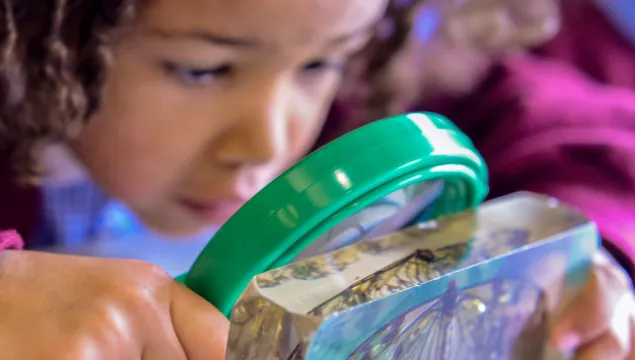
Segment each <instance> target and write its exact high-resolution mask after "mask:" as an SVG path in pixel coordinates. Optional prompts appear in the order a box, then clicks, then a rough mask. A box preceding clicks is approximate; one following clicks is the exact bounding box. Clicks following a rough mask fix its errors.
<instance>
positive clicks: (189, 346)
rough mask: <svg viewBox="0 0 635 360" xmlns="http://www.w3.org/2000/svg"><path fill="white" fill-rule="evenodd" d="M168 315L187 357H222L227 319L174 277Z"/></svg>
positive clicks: (205, 359) (193, 359)
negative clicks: (169, 313)
mask: <svg viewBox="0 0 635 360" xmlns="http://www.w3.org/2000/svg"><path fill="white" fill-rule="evenodd" d="M171 315H172V324H173V325H174V330H175V331H176V335H177V337H178V338H179V341H180V343H181V345H182V346H183V349H184V350H185V353H186V354H187V359H188V360H216V359H218V360H222V359H225V350H226V346H227V336H228V335H229V321H228V320H227V318H226V317H225V316H223V314H221V313H220V311H218V309H216V308H215V307H214V306H213V305H211V304H210V303H208V302H207V301H205V300H204V299H203V298H201V297H200V296H198V295H196V294H195V293H194V292H192V291H190V290H189V289H187V288H186V287H185V286H183V285H181V284H179V283H177V282H176V281H175V282H174V292H173V297H172V306H171Z"/></svg>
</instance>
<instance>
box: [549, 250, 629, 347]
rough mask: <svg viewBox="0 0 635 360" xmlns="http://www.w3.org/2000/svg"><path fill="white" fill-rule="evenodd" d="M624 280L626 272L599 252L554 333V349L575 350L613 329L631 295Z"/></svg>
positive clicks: (552, 336)
mask: <svg viewBox="0 0 635 360" xmlns="http://www.w3.org/2000/svg"><path fill="white" fill-rule="evenodd" d="M624 279H625V275H624V274H623V271H622V270H621V269H620V268H619V267H618V266H617V265H615V264H614V263H613V262H611V261H610V260H608V259H607V257H606V255H604V254H602V253H598V254H597V255H596V257H595V259H594V264H593V269H592V271H591V274H590V277H589V279H588V281H587V282H586V284H585V286H584V288H583V289H582V292H581V293H580V295H579V296H578V297H577V298H576V299H575V300H574V301H573V303H572V304H571V305H570V306H569V307H567V309H566V310H565V312H564V314H563V315H562V316H561V317H560V319H559V320H558V321H557V322H556V324H555V326H554V328H553V330H552V333H551V340H552V343H553V344H554V346H555V347H556V348H557V349H559V350H560V351H564V352H569V351H573V350H575V349H576V348H578V347H580V346H582V345H583V344H587V343H590V342H592V341H593V340H596V339H598V338H600V337H601V336H603V334H604V333H605V332H607V331H609V330H611V327H613V326H614V324H612V322H613V320H614V319H615V314H616V311H617V308H618V305H619V304H620V303H621V302H622V301H623V299H624V296H625V295H626V294H629V293H630V291H629V288H630V286H629V285H627V281H625V280H624ZM622 316H626V314H622ZM625 319H626V318H625Z"/></svg>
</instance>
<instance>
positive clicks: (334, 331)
mask: <svg viewBox="0 0 635 360" xmlns="http://www.w3.org/2000/svg"><path fill="white" fill-rule="evenodd" d="M598 246H599V236H598V233H597V230H596V228H595V225H594V224H593V223H592V222H590V221H589V220H588V219H587V218H585V217H584V216H583V215H581V214H579V213H577V212H575V211H573V210H572V209H570V208H569V207H567V206H566V205H563V204H561V203H559V202H558V201H557V200H554V199H552V198H549V197H545V196H541V195H536V194H532V193H524V192H523V193H516V194H512V195H509V196H506V197H503V198H499V199H495V200H492V201H489V202H486V203H484V204H483V205H482V206H481V207H479V208H478V209H475V210H473V211H468V212H464V213H460V214H457V215H452V216H448V217H445V218H442V219H437V220H435V221H428V222H423V223H420V224H417V225H415V226H411V227H408V228H406V229H404V230H401V231H398V232H394V233H391V234H388V235H385V236H383V237H380V238H378V239H374V240H370V241H365V242H363V243H359V244H356V245H352V246H349V247H345V248H342V249H339V250H336V251H333V252H330V253H327V254H324V255H320V256H316V257H312V258H308V259H305V260H302V261H300V262H296V263H294V264H291V265H288V266H285V267H283V268H279V269H275V270H272V271H269V272H266V273H263V274H260V275H258V276H256V277H255V278H254V279H253V280H252V282H251V283H250V285H249V286H248V288H247V289H246V290H245V292H244V293H243V295H242V296H241V298H240V300H239V301H238V302H237V304H236V306H235V307H234V309H233V312H232V315H231V328H230V335H229V344H228V353H227V359H231V360H238V359H249V360H258V359H267V360H274V359H287V360H297V359H307V360H337V359H353V360H371V359H394V360H398V359H403V360H418V359H422V360H423V359H428V360H430V359H442V360H445V359H457V360H489V359H528V360H529V359H531V360H534V359H540V358H542V357H543V354H544V351H545V344H546V336H547V329H548V327H549V324H550V322H551V320H552V318H553V314H554V313H555V312H556V311H557V309H558V307H559V306H562V304H563V302H564V298H565V297H566V296H571V295H570V294H575V292H576V291H578V290H579V288H580V286H581V285H582V284H583V283H584V281H585V280H586V277H587V275H588V269H589V265H590V259H591V256H592V254H593V252H594V251H595V250H596V249H597V248H598ZM567 294H569V295H567Z"/></svg>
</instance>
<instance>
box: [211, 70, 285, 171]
mask: <svg viewBox="0 0 635 360" xmlns="http://www.w3.org/2000/svg"><path fill="white" fill-rule="evenodd" d="M288 95H289V94H288V90H287V89H285V87H284V84H282V83H281V82H276V83H273V84H270V85H269V86H262V87H261V88H260V89H258V91H250V92H249V96H247V97H243V100H242V102H241V103H240V104H237V105H236V106H235V107H234V109H233V111H232V116H233V118H232V119H231V122H232V123H231V126H230V127H229V130H228V131H227V132H226V133H225V135H224V136H221V137H222V139H220V140H221V141H220V143H221V146H219V147H218V148H217V154H216V155H217V157H218V159H219V160H220V161H222V162H224V163H228V164H233V165H236V164H265V163H269V162H273V161H275V160H277V159H279V158H280V157H281V156H284V154H286V153H287V152H288V151H289V142H290V141H289V140H290V139H289V124H290V117H291V116H292V104H291V99H290V96H288Z"/></svg>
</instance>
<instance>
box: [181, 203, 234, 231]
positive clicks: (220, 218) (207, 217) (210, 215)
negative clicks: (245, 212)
mask: <svg viewBox="0 0 635 360" xmlns="http://www.w3.org/2000/svg"><path fill="white" fill-rule="evenodd" d="M245 202H246V199H238V198H236V199H224V200H215V201H206V200H193V199H180V200H179V203H180V204H181V205H182V206H183V207H184V208H185V209H187V210H188V211H189V212H190V213H192V214H194V216H196V217H198V218H199V219H201V220H202V221H204V222H205V223H208V224H214V225H216V224H219V225H220V223H223V222H225V221H227V219H229V218H230V217H231V216H232V215H233V214H234V213H235V212H236V211H238V209H240V207H241V206H242V205H243V204H244V203H245Z"/></svg>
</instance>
